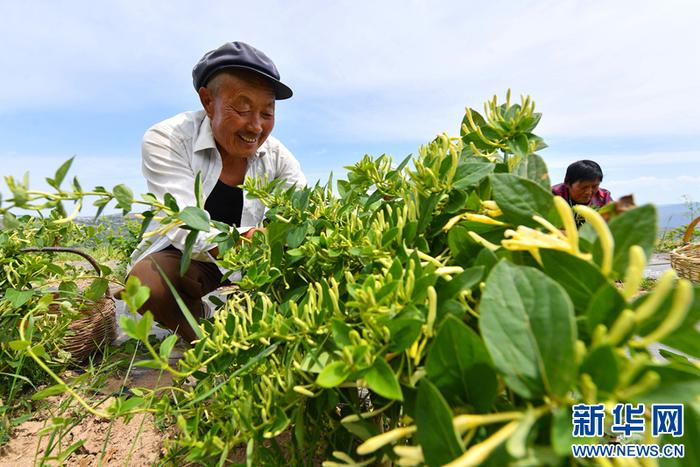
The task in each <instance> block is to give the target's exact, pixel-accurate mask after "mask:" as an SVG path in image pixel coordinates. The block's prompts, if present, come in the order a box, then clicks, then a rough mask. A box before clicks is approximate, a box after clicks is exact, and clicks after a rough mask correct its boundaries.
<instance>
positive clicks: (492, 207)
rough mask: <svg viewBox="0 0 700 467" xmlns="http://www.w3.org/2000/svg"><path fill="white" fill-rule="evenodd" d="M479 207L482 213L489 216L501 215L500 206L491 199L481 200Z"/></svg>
mask: <svg viewBox="0 0 700 467" xmlns="http://www.w3.org/2000/svg"><path fill="white" fill-rule="evenodd" d="M481 209H482V210H483V212H484V214H486V215H487V216H490V217H500V216H502V215H503V211H501V208H500V207H498V204H496V202H495V201H492V200H486V201H482V202H481Z"/></svg>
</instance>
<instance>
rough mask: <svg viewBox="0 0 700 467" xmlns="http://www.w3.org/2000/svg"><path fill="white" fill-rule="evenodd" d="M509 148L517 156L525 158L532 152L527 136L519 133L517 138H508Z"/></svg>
mask: <svg viewBox="0 0 700 467" xmlns="http://www.w3.org/2000/svg"><path fill="white" fill-rule="evenodd" d="M508 149H510V151H511V152H512V153H513V154H515V155H516V156H520V157H521V158H523V159H524V158H525V157H526V156H527V155H528V154H529V153H530V151H529V147H528V142H527V136H525V135H523V134H519V135H518V136H516V137H515V138H510V139H508ZM521 160H522V159H521Z"/></svg>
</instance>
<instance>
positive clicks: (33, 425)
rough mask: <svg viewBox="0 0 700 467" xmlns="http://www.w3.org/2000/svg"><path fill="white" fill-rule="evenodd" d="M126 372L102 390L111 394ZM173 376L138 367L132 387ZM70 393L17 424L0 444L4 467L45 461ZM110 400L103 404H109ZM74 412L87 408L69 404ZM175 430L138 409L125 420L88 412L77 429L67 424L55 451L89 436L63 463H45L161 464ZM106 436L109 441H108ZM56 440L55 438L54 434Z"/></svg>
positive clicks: (151, 384) (162, 382)
mask: <svg viewBox="0 0 700 467" xmlns="http://www.w3.org/2000/svg"><path fill="white" fill-rule="evenodd" d="M122 383H123V380H122V378H121V377H118V376H115V377H113V378H110V379H109V380H108V382H107V385H106V386H105V388H103V390H102V391H101V392H103V393H105V394H110V393H112V392H116V391H118V390H119V388H120V387H121V386H122ZM169 383H170V378H169V377H168V376H167V375H162V374H161V373H160V372H159V371H157V370H151V369H147V368H136V369H135V371H134V372H133V373H132V374H131V376H130V377H129V379H128V382H127V385H126V386H127V387H142V388H143V387H146V388H154V387H158V386H164V385H168V384H169ZM64 400H65V396H56V397H51V398H48V399H47V401H48V407H47V408H45V409H42V410H40V411H38V412H37V413H35V414H34V415H33V416H32V418H31V419H29V420H27V421H25V422H24V423H22V424H20V425H19V426H18V427H16V430H15V433H14V436H13V438H12V439H11V440H10V441H9V442H8V443H7V444H5V445H4V446H2V447H0V467H10V466H11V467H24V466H34V465H38V464H39V463H40V460H41V459H42V457H43V455H44V452H45V450H46V447H47V444H48V443H49V440H50V438H51V432H52V431H53V430H52V429H51V428H47V427H50V426H51V424H52V423H51V422H52V417H54V416H56V414H57V412H59V410H58V407H59V405H61V403H62V402H63V401H64ZM109 404H110V400H109V399H108V400H107V401H105V402H104V403H103V404H102V406H103V407H106V406H108V405H109ZM68 410H69V411H70V410H74V413H85V411H84V410H83V409H82V408H79V407H75V409H73V408H69V409H68ZM173 434H174V431H173V430H172V429H170V430H165V431H163V430H161V429H159V428H158V427H157V426H156V424H155V421H154V419H153V417H152V416H151V415H147V414H139V415H137V416H135V417H133V418H132V419H131V420H129V422H128V423H125V422H124V420H123V419H118V420H115V421H114V422H111V421H110V420H105V419H101V418H99V417H96V416H93V415H87V416H85V417H84V418H83V419H82V420H81V421H80V423H78V424H77V425H75V426H74V427H73V428H72V429H70V430H69V431H68V430H65V432H64V434H63V438H62V439H61V442H60V446H59V447H55V448H54V449H53V451H52V453H51V454H52V455H53V456H56V455H57V454H58V453H59V452H60V451H61V450H64V449H66V448H68V447H69V446H71V445H72V444H74V443H76V442H78V441H80V440H85V443H84V444H83V445H82V446H80V447H79V448H78V449H77V450H75V452H74V453H73V454H71V455H70V456H69V457H68V458H67V459H65V461H64V462H63V463H61V462H59V461H58V460H57V459H53V460H48V461H47V462H46V464H44V465H67V466H81V467H87V466H97V465H104V466H124V465H128V466H138V467H141V466H151V465H154V464H157V463H158V461H159V460H160V459H161V458H162V457H163V455H164V453H165V448H164V441H165V440H166V439H167V438H169V437H171V436H172V435H173ZM105 440H106V442H105ZM54 444H56V441H55V440H54Z"/></svg>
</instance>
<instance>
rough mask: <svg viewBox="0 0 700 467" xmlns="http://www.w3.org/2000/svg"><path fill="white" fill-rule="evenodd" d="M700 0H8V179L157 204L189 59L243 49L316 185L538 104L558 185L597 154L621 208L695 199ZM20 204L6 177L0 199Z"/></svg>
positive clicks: (282, 133) (2, 165)
mask: <svg viewBox="0 0 700 467" xmlns="http://www.w3.org/2000/svg"><path fill="white" fill-rule="evenodd" d="M699 21H700V1H698V0H663V1H662V0H658V1H644V0H636V1H627V0H607V1H598V0H588V1H569V0H557V1H518V2H516V1H500V0H491V1H488V2H486V1H480V2H477V1H469V0H462V1H417V0H415V1H414V0H403V1H380V0H374V1H372V2H369V1H364V0H355V1H335V2H326V1H303V0H302V1H295V2H289V1H262V0H261V1H257V2H240V1H206V0H200V1H198V2H192V1H178V0H169V1H148V2H144V1H111V2H95V1H94V0H93V1H68V0H66V1H31V0H28V1H25V2H17V1H10V0H0V69H1V70H2V73H0V175H13V176H22V175H23V174H24V173H25V172H27V171H28V172H29V173H30V180H31V183H32V186H36V187H43V186H45V184H44V182H43V179H44V177H46V176H51V175H52V174H53V172H54V171H55V169H56V168H58V167H59V165H60V164H61V163H62V162H63V161H65V160H66V159H68V158H69V157H72V156H75V161H74V163H73V168H72V170H71V172H70V173H71V174H72V175H77V176H78V178H79V179H80V181H81V183H82V185H83V187H84V188H87V187H93V186H95V185H103V186H106V187H109V188H111V187H113V186H114V185H117V184H120V183H124V184H126V185H127V186H129V187H131V188H132V189H133V190H134V192H135V193H145V192H146V191H147V190H146V184H145V181H144V180H143V177H142V175H141V168H140V157H141V154H140V142H141V138H142V136H143V133H144V132H145V130H146V129H147V128H149V127H150V126H151V125H153V124H155V123H157V122H159V121H161V120H164V119H166V118H168V117H171V116H173V115H175V114H177V113H179V112H182V111H186V110H196V109H199V108H200V104H199V100H198V98H197V95H196V93H195V91H194V88H193V87H192V82H191V70H192V67H193V65H194V64H195V63H196V62H197V60H199V58H200V57H201V56H202V55H203V54H204V53H205V52H207V51H209V50H211V49H214V48H216V47H218V46H219V45H221V44H223V43H224V42H227V41H232V40H240V41H244V42H248V43H249V44H251V45H253V46H255V47H257V48H259V49H261V50H262V51H264V52H265V53H266V54H267V55H268V56H270V57H271V58H272V59H273V60H274V61H275V63H276V65H277V68H278V69H279V70H280V73H281V76H282V80H283V81H284V82H285V83H287V84H288V85H289V86H291V87H292V88H293V89H294V93H295V94H294V97H293V98H292V99H289V100H285V101H279V102H278V103H277V109H276V125H275V129H274V131H273V135H275V136H276V137H277V138H278V139H280V140H281V141H282V142H283V143H284V144H285V145H286V146H287V147H288V148H289V149H290V150H291V151H292V152H293V153H294V154H295V156H296V157H297V159H299V161H300V163H301V165H302V169H303V170H304V172H305V173H306V175H307V178H308V179H309V180H310V181H311V182H313V181H315V180H322V181H325V180H326V179H327V178H328V175H329V174H330V172H331V171H332V172H333V173H334V176H335V178H338V176H342V175H343V174H344V169H343V167H344V166H346V165H351V164H353V163H354V162H356V161H357V160H359V159H360V158H361V157H362V156H363V155H364V154H372V155H375V156H378V155H381V154H385V153H386V154H390V155H392V157H393V158H394V160H395V161H399V160H402V159H403V158H404V157H405V156H406V155H408V154H412V153H413V154H415V153H417V150H418V147H419V146H420V145H421V144H424V143H426V142H428V141H430V140H431V139H433V138H434V137H435V136H436V135H437V134H439V133H442V132H447V133H448V134H451V135H457V134H458V133H459V125H460V123H461V120H462V117H463V115H464V108H465V106H469V107H473V108H476V109H481V108H482V106H483V102H484V101H485V100H487V99H489V98H490V97H492V96H493V95H494V94H496V95H498V96H499V97H500V98H501V100H502V99H503V98H504V96H505V93H506V90H507V89H509V88H510V89H511V90H512V93H513V94H514V95H515V96H519V95H521V94H525V95H530V96H532V98H533V99H534V100H535V102H536V104H537V111H539V112H542V113H543V117H542V120H541V122H540V124H539V126H538V128H537V129H536V130H535V133H537V134H538V135H540V136H541V137H543V138H544V139H545V141H546V142H547V143H548V144H549V147H548V148H547V149H544V150H542V151H540V155H541V156H542V157H543V158H544V159H545V161H546V162H547V164H548V166H549V169H550V176H551V178H552V181H553V183H554V182H559V181H562V180H563V176H564V172H565V170H566V167H567V166H568V165H569V164H570V163H571V162H574V161H576V160H579V159H593V160H596V161H597V162H599V163H600V165H601V166H602V168H603V171H604V174H605V175H604V180H603V184H602V185H603V186H604V187H606V188H608V189H609V190H610V191H611V192H612V194H613V197H619V196H622V195H626V194H634V195H635V198H636V200H637V203H638V204H641V203H646V202H654V203H657V204H671V203H683V202H684V201H686V200H691V201H695V202H698V201H700V34H698V26H699ZM0 191H2V193H3V195H5V196H7V189H6V187H5V186H4V183H3V186H2V188H1V189H0Z"/></svg>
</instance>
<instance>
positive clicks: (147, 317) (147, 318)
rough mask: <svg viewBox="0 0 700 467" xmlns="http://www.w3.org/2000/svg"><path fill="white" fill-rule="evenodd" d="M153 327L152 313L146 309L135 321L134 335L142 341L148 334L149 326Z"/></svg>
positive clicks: (149, 331) (146, 338)
mask: <svg viewBox="0 0 700 467" xmlns="http://www.w3.org/2000/svg"><path fill="white" fill-rule="evenodd" d="M152 327H153V315H152V314H151V312H150V311H146V312H145V313H144V314H143V315H142V316H141V319H140V320H139V322H138V323H136V335H137V336H138V338H139V339H141V340H142V341H147V340H148V335H149V334H150V333H151V328H152Z"/></svg>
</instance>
